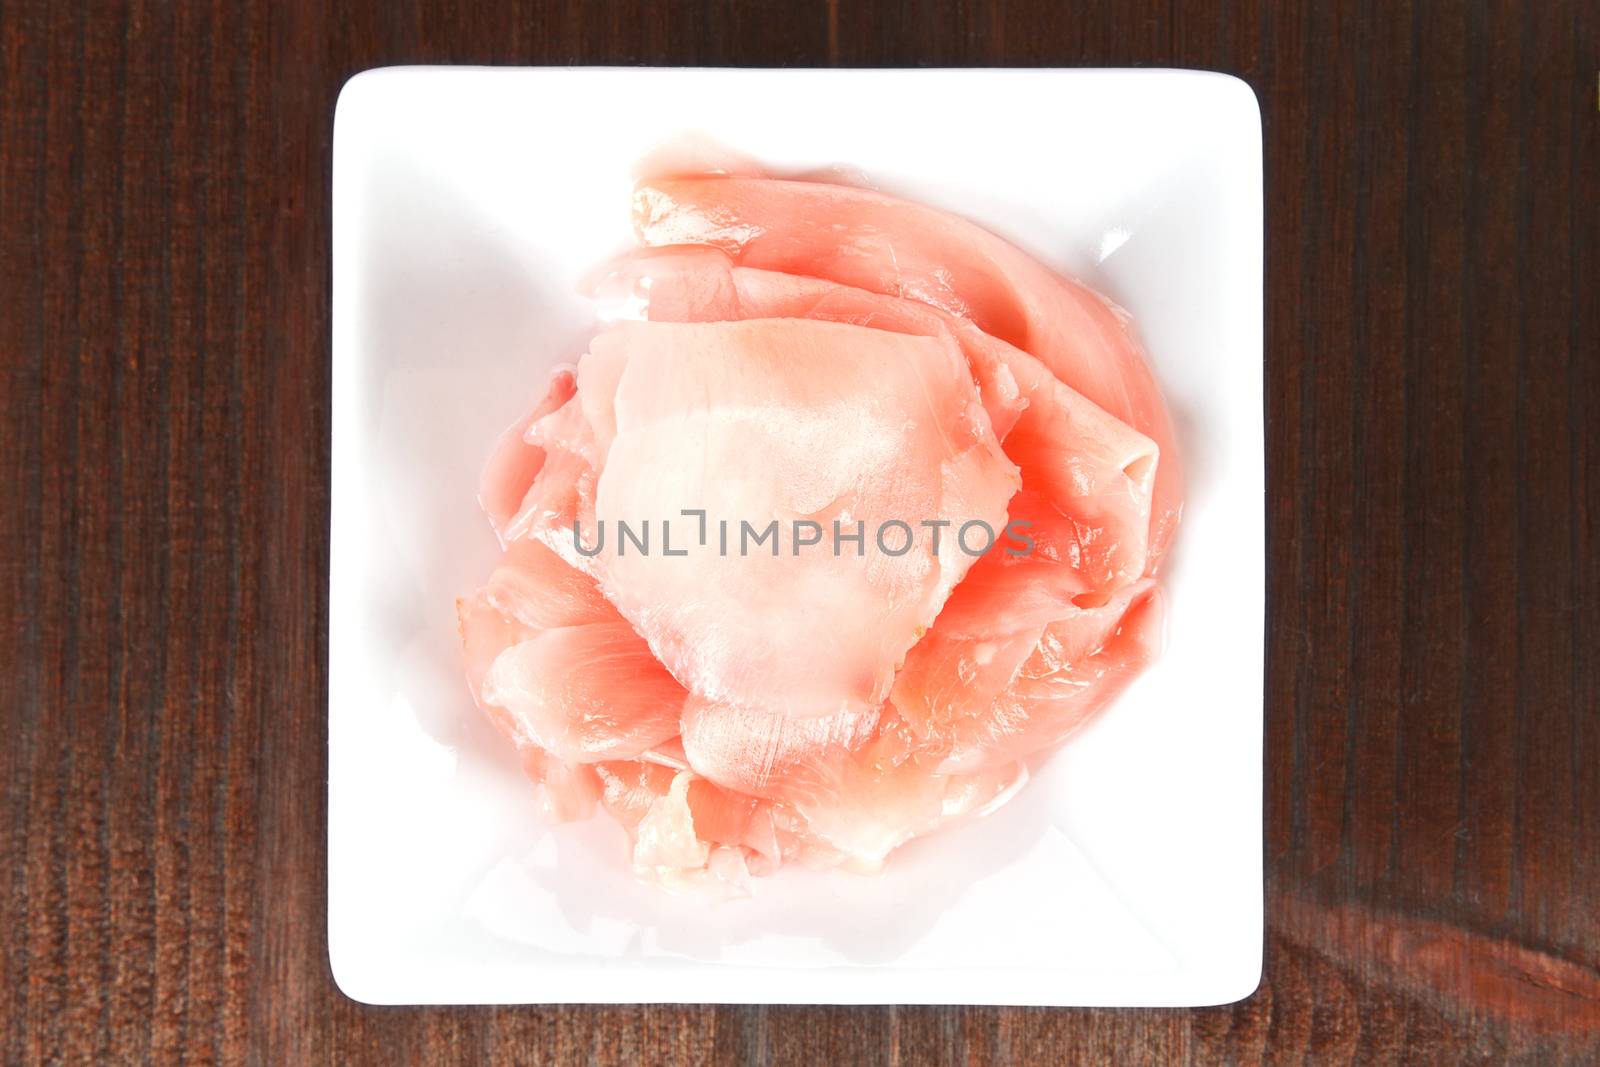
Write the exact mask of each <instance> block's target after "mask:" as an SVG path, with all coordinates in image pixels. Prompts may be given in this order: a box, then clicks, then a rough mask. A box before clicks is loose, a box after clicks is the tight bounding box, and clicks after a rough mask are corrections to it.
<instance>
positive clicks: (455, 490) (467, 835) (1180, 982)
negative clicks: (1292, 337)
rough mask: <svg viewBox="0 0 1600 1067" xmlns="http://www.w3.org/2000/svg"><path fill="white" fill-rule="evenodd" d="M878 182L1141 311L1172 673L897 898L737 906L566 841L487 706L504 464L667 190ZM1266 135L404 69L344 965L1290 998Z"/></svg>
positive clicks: (857, 998)
mask: <svg viewBox="0 0 1600 1067" xmlns="http://www.w3.org/2000/svg"><path fill="white" fill-rule="evenodd" d="M686 130H696V131H700V132H704V133H707V134H709V135H711V136H712V137H714V138H716V139H718V140H720V141H723V142H725V143H727V144H729V145H730V146H732V147H734V148H736V149H738V150H740V151H742V152H746V153H749V154H751V155H754V156H756V157H758V158H760V159H763V160H765V161H768V162H770V163H772V164H773V165H775V166H778V167H783V168H796V169H803V168H815V167H818V166H822V165H827V164H846V165H848V166H851V167H854V168H859V169H861V170H862V171H865V172H866V173H867V174H869V175H870V176H871V177H872V179H873V180H874V181H875V182H876V183H877V184H878V185H879V186H880V187H881V188H883V189H885V190H887V191H892V192H897V193H900V194H903V195H906V196H909V197H911V198H913V199H917V200H921V201H924V202H926V203H929V204H933V205H936V206H939V207H943V208H946V209H949V210H951V211H953V212H956V213H959V214H962V215H965V216H968V217H970V218H972V219H974V220H976V221H978V222H980V223H982V224H983V225H985V226H987V227H989V228H990V229H992V230H994V231H995V232H997V233H999V234H1001V235H1003V236H1005V237H1008V238H1010V239H1012V240H1013V241H1015V242H1016V243H1018V244H1020V245H1022V246H1023V247H1025V248H1027V249H1029V250H1030V251H1032V252H1033V253H1034V254H1036V255H1037V256H1039V257H1040V258H1041V259H1043V260H1044V261H1045V262H1047V263H1050V264H1052V265H1054V266H1056V267H1057V268H1059V269H1061V270H1064V271H1066V272H1068V273H1070V274H1073V275H1076V276H1078V277H1081V278H1083V279H1084V280H1085V281H1087V282H1088V283H1089V284H1091V285H1093V286H1095V287H1096V288H1098V289H1100V290H1101V291H1102V292H1104V293H1106V294H1107V295H1109V296H1111V297H1112V298H1114V299H1115V300H1116V301H1117V302H1118V303H1120V304H1122V305H1123V306H1124V307H1126V308H1127V309H1129V310H1130V311H1131V312H1132V313H1133V315H1134V317H1135V320H1136V322H1137V324H1138V327H1139V329H1140V331H1141V333H1142V335H1143V337H1144V339H1145V341H1146V344H1147V346H1148V348H1149V352H1150V357H1151V359H1152V361H1153V363H1154V365H1155V370H1156V372H1157V376H1158V377H1159V379H1160V380H1161V382H1162V384H1163V386H1164V388H1165V390H1166V393H1167V397H1168V401H1169V403H1170V405H1171V407H1172V410H1173V413H1174V416H1175V421H1176V424H1177V427H1178V432H1179V436H1180V441H1181V445H1182V448H1183V450H1184V462H1185V467H1186V475H1187V479H1188V487H1187V489H1188V498H1187V499H1188V502H1187V509H1186V512H1185V517H1184V522H1183V526H1182V528H1181V531H1180V534H1179V538H1178V541H1177V545H1176V549H1175V551H1174V554H1173V556H1172V557H1171V563H1170V566H1169V569H1168V573H1167V585H1168V589H1169V592H1170V605H1171V614H1170V620H1169V632H1168V647H1167V650H1166V652H1165V654H1164V655H1163V657H1162V658H1161V660H1160V661H1159V662H1158V664H1157V665H1156V666H1155V667H1154V668H1153V669H1151V670H1150V671H1149V672H1148V673H1147V674H1146V675H1144V676H1143V677H1142V678H1141V679H1140V680H1139V681H1138V682H1137V683H1136V684H1135V685H1134V686H1133V687H1132V688H1131V689H1130V690H1129V691H1128V692H1127V693H1126V694H1125V695H1124V696H1123V697H1122V699H1120V700H1119V701H1118V702H1117V703H1116V704H1115V705H1114V706H1113V707H1112V708H1111V709H1109V710H1108V711H1107V712H1106V713H1104V714H1103V715H1102V716H1100V717H1099V719H1097V720H1096V721H1095V722H1094V723H1093V724H1092V725H1091V726H1090V727H1088V728H1087V729H1085V730H1084V731H1083V732H1082V733H1080V734H1079V735H1078V736H1077V737H1076V738H1075V739H1074V740H1072V741H1071V743H1070V744H1069V745H1068V746H1067V747H1066V748H1065V749H1064V750H1063V751H1062V752H1061V753H1060V754H1059V755H1058V756H1057V757H1055V758H1054V759H1053V760H1052V761H1051V762H1050V763H1049V764H1048V765H1047V767H1046V768H1045V769H1044V770H1043V772H1042V773H1040V774H1039V775H1037V776H1036V777H1035V779H1034V780H1033V782H1031V783H1030V784H1029V786H1028V787H1027V788H1026V789H1025V790H1024V791H1023V792H1022V794H1021V795H1019V796H1018V797H1017V798H1016V799H1015V800H1014V801H1013V802H1012V803H1011V804H1009V805H1008V806H1006V807H1004V808H1002V809H1001V810H1000V811H998V812H996V813H995V814H993V815H991V816H989V817H988V818H986V819H984V820H981V821H979V822H977V823H975V824H971V825H967V826H965V827H962V828H959V829H956V830H953V831H949V832H945V833H942V834H937V835H935V836H933V837H930V838H928V839H925V840H922V841H919V842H915V843H913V844H912V845H911V846H908V847H907V848H905V849H903V850H902V851H901V852H900V853H897V854H896V856H895V857H894V859H893V861H892V862H891V865H890V870H889V871H888V872H887V873H886V874H885V875H883V876H881V877H878V878H864V877H860V876H855V875H848V874H839V873H833V874H814V873H804V872H790V871H786V872H783V873H782V874H780V875H779V876H778V877H776V878H774V879H770V880H763V881H761V882H759V883H758V886H757V895H756V896H755V897H754V898H753V899H750V900H743V901H733V902H729V903H724V904H712V903H708V902H706V901H702V900H698V899H691V898H682V897H670V896H665V895H663V894H662V893H660V891H658V890H654V889H650V888H646V887H644V886H640V885H637V884H635V883H634V882H633V881H632V880H631V877H630V875H629V874H628V872H627V870H626V864H625V862H624V849H623V837H622V834H621V832H620V831H619V830H618V829H617V828H616V827H614V826H613V825H611V824H610V823H609V822H608V821H607V820H606V819H605V818H604V816H600V817H597V818H595V819H592V820H589V821H587V822H584V823H579V824H574V825H567V826H560V827H548V826H545V825H542V824H540V823H539V822H538V821H536V820H535V819H534V818H533V817H532V808H533V794H532V790H531V787H530V786H529V785H528V783H527V782H526V780H525V779H523V777H522V775H521V772H520V770H519V769H518V766H517V761H516V759H515V757H514V756H513V754H512V753H511V751H509V749H508V747H507V746H506V745H504V744H503V743H502V742H501V741H500V739H499V737H498V736H497V735H496V734H495V733H494V731H493V730H492V729H491V728H490V727H489V726H488V725H487V724H486V723H485V722H484V721H483V720H482V717H481V716H480V715H479V714H478V713H477V712H476V711H475V709H474V708H473V706H472V703H471V701H470V699H469V697H468V696H467V692H466V688H465V685H464V683H463V681H462V679H461V672H460V666H459V653H458V648H457V637H456V630H455V613H454V600H455V597H456V596H457V595H459V594H461V593H463V592H465V591H467V590H470V589H471V588H473V587H474V586H475V585H476V584H477V583H479V582H480V581H481V580H482V579H483V578H484V577H485V576H486V575H487V573H488V571H489V569H490V566H491V564H492V562H493V559H494V557H495V554H496V548H495V543H494V538H493V536H492V535H491V533H490V531H489V527H488V525H487V523H486V522H485V520H484V519H483V517H482V516H481V514H480V513H479V511H478V508H477V505H476V503H475V499H474V492H475V487H476V479H477V473H478V470H479V467H480V465H481V464H482V463H483V460H484V458H485V456H486V454H487V452H488V449H489V446H490V443H491V441H492V440H493V439H494V437H495V436H496V435H497V434H498V433H499V431H500V430H501V429H502V428H503V427H504V426H506V425H507V424H509V423H510V422H511V421H512V420H513V419H514V418H515V417H516V416H517V415H518V414H519V413H520V412H522V411H523V410H524V409H525V408H526V406H527V405H528V403H529V401H530V400H531V399H532V398H533V397H534V396H535V394H536V393H537V392H539V391H540V390H541V389H542V386H543V382H544V378H545V374H546V371H547V369H548V368H549V366H550V365H551V364H553V363H555V362H558V361H562V360H569V359H572V358H573V357H575V356H576V355H577V354H578V353H580V352H581V351H582V350H583V345H584V342H585V341H586V339H587V337H588V335H589V333H590V331H591V330H592V328H593V320H592V311H591V309H590V307H589V306H588V304H587V302H586V301H585V300H584V299H583V298H582V297H580V296H579V295H578V294H577V292H576V283H577V280H578V277H579V276H580V274H581V273H582V272H583V271H584V270H585V269H587V268H588V267H590V266H591V265H592V264H594V263H595V262H597V261H598V260H600V259H601V258H603V257H605V256H607V255H608V254H610V253H612V252H615V251H617V250H619V249H621V248H622V247H624V246H625V245H626V244H627V243H628V241H629V239H630V235H629V230H628V202H629V190H630V184H631V183H630V179H629V176H628V173H629V166H630V164H631V163H632V162H633V161H634V160H635V159H636V158H637V157H639V156H640V155H641V154H643V153H644V151H645V150H646V149H648V148H649V147H651V146H652V145H653V144H655V143H657V142H659V141H661V140H663V139H665V138H667V137H668V136H670V135H673V134H675V133H679V132H683V131H686ZM1261 254H1262V173H1261V124H1260V113H1259V111H1258V108H1257V105H1256V99H1255V96H1254V95H1253V93H1252V92H1251V91H1250V89H1249V87H1248V86H1246V85H1245V84H1244V83H1243V82H1240V81H1238V80H1236V79H1233V78H1229V77H1225V76H1221V75H1215V74H1207V73H1196V72H1187V71H1156V70H1140V71H1100V70H1071V71H1069V70H1032V71H1020V70H919V71H870V70H858V71H806V70H649V69H626V70H625V69H580V70H571V69H543V70H514V69H501V70H486V69H451V68H435V69H427V68H420V69H405V68H396V69H388V70H379V71H372V72H368V73H365V74H362V75H359V76H358V77H356V78H355V79H353V80H352V81H351V82H350V83H349V84H348V85H346V86H345V89H344V91H343V93H342V95H341V96H340V98H339V105H338V113H337V118H336V120H335V124H334V224H333V301H334V306H333V530H332V556H331V572H332V573H331V577H330V596H329V604H330V608H329V611H330V619H329V635H330V637H329V660H330V663H329V667H330V670H329V677H330V681H329V696H328V704H329V708H328V720H329V722H328V735H329V768H328V771H329V781H328V791H329V798H328V824H329V825H328V942H329V950H330V955H331V957H332V966H333V972H334V975H335V978H336V980H337V981H338V983H339V986H340V987H341V988H342V989H343V990H344V991H345V993H347V994H348V995H349V996H351V997H353V998H355V999H357V1000H361V1001H367V1002H373V1003H471V1002H495V1003H519V1002H528V1003H536V1002H556V1001H591V1002H634V1001H645V1002H650V1001H721V1002H751V1003H954V1004H1038V1005H1199V1004H1214V1003H1223V1002H1227V1001H1232V1000H1236V999H1239V998H1241V997H1244V996H1246V995H1248V994H1249V993H1250V992H1251V991H1252V990H1254V989H1255V987H1256V984H1257V982H1258V979H1259V976H1260V969H1261V942H1262V895H1261V894H1262V886H1261V863H1262V861H1261V729H1262V618H1263V595H1264V566H1265V560H1264V508H1263V463H1264V461H1263V453H1262V407H1261V372H1262V333H1261V331H1262V259H1261Z"/></svg>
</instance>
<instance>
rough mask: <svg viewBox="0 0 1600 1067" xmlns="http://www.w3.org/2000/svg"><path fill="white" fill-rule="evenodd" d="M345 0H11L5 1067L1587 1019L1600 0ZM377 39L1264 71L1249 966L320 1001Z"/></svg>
mask: <svg viewBox="0 0 1600 1067" xmlns="http://www.w3.org/2000/svg"><path fill="white" fill-rule="evenodd" d="M344 6H345V8H346V9H345V10H342V11H339V12H324V11H323V10H322V8H323V5H322V4H321V3H317V2H311V0H281V2H275V3H266V2H263V3H258V4H254V5H238V4H231V3H225V2H222V0H215V2H212V3H187V2H177V0H170V2H169V0H144V2H140V3H133V4H130V5H126V6H124V5H117V4H76V3H62V4H57V5H53V6H52V5H48V4H41V3H36V2H32V0H0V212H3V214H0V236H3V254H0V351H3V354H4V360H5V393H4V407H5V413H4V420H3V422H0V470H3V472H4V483H3V485H4V495H3V497H0V523H3V529H4V535H3V542H0V547H3V550H4V551H3V553H0V572H3V575H4V580H3V582H0V596H3V598H4V599H3V610H0V620H3V622H4V625H5V627H6V630H5V634H4V639H3V640H0V650H3V652H0V655H3V659H0V698H3V711H4V721H3V735H0V758H3V760H4V775H3V779H0V784H3V788H4V817H3V830H4V847H5V852H4V860H5V862H4V866H3V868H0V873H3V876H4V877H5V879H6V880H7V881H6V883H5V885H4V888H3V891H0V941H3V945H4V950H3V953H0V967H3V972H0V1013H3V1018H4V1026H3V1028H0V1035H3V1036H0V1039H3V1041H4V1046H3V1049H0V1062H4V1063H6V1064H13V1063H29V1062H34V1061H47V1060H66V1061H72V1062H83V1063H114V1062H148V1061H153V1062H159V1063H177V1062H209V1061H211V1060H214V1059H218V1058H221V1059H225V1060H228V1061H249V1062H256V1063H263V1064H296V1065H297V1064H321V1063H339V1064H343V1063H357V1062H375V1063H384V1064H392V1063H401V1062H428V1063H443V1062H450V1061H464V1062H493V1063H530V1062H552V1063H553V1062H604V1063H619V1064H620V1063H634V1062H640V1061H655V1060H662V1061H666V1060H674V1061H682V1062H716V1063H727V1064H732V1063H740V1062H766V1061H769V1060H772V1061H781V1062H790V1063H807V1064H814V1063H831V1062H841V1063H842V1062H847V1061H854V1060H863V1061H871V1062H881V1063H921V1062H930V1061H935V1060H967V1061H971V1062H982V1063H1000V1062H1008V1061H1016V1062H1022V1061H1027V1062H1045V1063H1048V1062H1115V1063H1119V1064H1135V1063H1158V1062H1159V1063H1167V1062H1188V1061H1193V1062H1203V1063H1255V1062H1259V1061H1264V1062H1272V1063H1288V1062H1307V1063H1317V1064H1323V1063H1359V1064H1377V1063H1390V1062H1404V1063H1458V1062H1469V1063H1502V1062H1517V1063H1575V1064H1576V1063H1597V1062H1600V652H1597V646H1600V570H1597V558H1600V544H1597V541H1596V513H1597V511H1600V456H1597V449H1600V329H1597V322H1596V319H1597V310H1596V309H1597V307H1600V265H1597V262H1596V250H1597V244H1600V240H1597V238H1600V216H1597V211H1596V194H1597V193H1600V188H1597V177H1600V152H1597V150H1596V149H1597V134H1600V111H1597V106H1596V104H1597V101H1596V88H1597V85H1596V79H1597V70H1600V5H1597V4H1594V3H1592V2H1590V3H1584V2H1578V0H1562V2H1531V3H1528V4H1526V5H1523V6H1517V5H1515V4H1511V3H1505V2H1501V0H1490V2H1483V0H1479V2H1473V3H1466V4H1447V3H1438V4H1432V3H1423V2H1421V0H1412V3H1410V4H1407V3H1404V2H1400V3H1389V2H1379V0H1371V2H1364V3H1331V2H1328V3H1325V2H1311V0H1305V2H1302V3H1293V4H1284V5H1281V6H1276V5H1274V6H1270V7H1256V6H1254V5H1250V4H1244V3H1226V4H1218V5H1209V4H1197V3H1189V2H1187V0H1185V2H1178V0H1173V2H1171V3H1170V4H1163V5H1159V6H1147V5H1144V4H1140V3H1135V2H1130V0H1109V2H1102V3H1094V4H1074V5H1070V6H1069V5H1061V4H1056V3H1052V2H1048V0H1038V2H1023V0H1011V2H1009V3H1004V4H995V5H992V6H986V5H983V4H978V3H974V2H970V0H967V2H963V3H955V4H938V3H932V2H927V3H916V2H903V3H881V4H874V5H870V6H858V5H856V4H852V3H849V2H848V0H829V2H827V3H816V4H812V3H800V2H791V0H768V2H763V3H752V4H744V5H740V4H736V3H732V2H716V3H702V4H695V5H683V6H672V5H666V4H661V5H656V4H645V3H635V4H605V3H587V4H580V3H578V2H577V0H569V2H566V3H544V4H530V3H522V4H491V3H469V2H466V0H460V2H457V3H446V4H438V5H429V4H424V3H421V2H418V0H388V2H381V3H360V4H352V5H344ZM392 63H508V64H511V63H680V64H681V63H688V64H696V63H698V64H757V65H781V64H831V63H837V64H844V65H875V64H886V65H904V64H955V65H961V64H1020V65H1033V64H1046V65H1129V64H1139V65H1163V66H1189V67H1206V68H1214V69H1219V70H1226V71H1231V72H1234V73H1237V74H1239V75H1240V76H1242V77H1244V78H1246V79H1247V80H1248V81H1249V82H1250V83H1251V84H1252V85H1253V86H1255V88H1256V91H1257V92H1258V93H1259V94H1260V97H1261V101H1262V111H1263V114H1264V118H1265V136H1266V166H1267V233H1268V246H1267V324H1266V325H1267V369H1266V386H1267V397H1268V404H1267V411H1268V415H1267V438H1268V445H1269V455H1270V464H1269V466H1270V470H1269V482H1270V499H1269V504H1268V507H1269V522H1270V547H1269V566H1270V574H1271V580H1270V583H1269V585H1270V597H1269V600H1270V603H1269V606H1268V628H1269V632H1270V636H1269V638H1268V669H1267V708H1266V716H1267V756H1266V761H1267V768H1266V770H1267V795H1266V812H1267V836H1266V840H1265V842H1264V847H1265V849H1266V855H1267V871H1268V915H1269V925H1268V933H1267V964H1266V976H1265V980H1264V981H1263V983H1262V987H1261V990H1260V992H1258V993H1257V994H1256V995H1255V996H1254V997H1252V998H1250V999H1249V1000H1247V1001H1245V1002H1243V1003H1241V1004H1238V1005H1234V1006H1232V1007H1226V1008H1216V1009H1207V1010H1201V1011H1043V1010H992V1009H966V1008H916V1009H894V1008H865V1009H826V1008H798V1009H790V1008H715V1007H692V1008H678V1007H613V1008H537V1007H534V1008H501V1009H448V1010H446V1009H420V1010H376V1009H371V1008H365V1007H361V1006H358V1005H356V1004H353V1003H351V1002H349V1001H347V1000H345V999H344V998H343V997H342V996H341V995H340V994H339V993H338V992H337V991H336V989H335V988H334V986H333V984H332V981H331V979H330V977H329V973H328V965H327V955H326V942H325V934H324V925H323V924H324V848H325V839H324V821H325V820H324V816H325V811H326V797H325V793H324V770H325V766H326V764H325V758H326V757H325V751H324V739H325V729H324V715H325V682H326V677H327V674H326V670H327V668H326V655H327V628H326V624H325V621H324V617H325V611H326V607H327V603H326V592H325V590H326V584H325V583H326V568H327V562H328V503H329V501H328V441H329V422H328V406H329V400H328V392H329V356H328V353H329V333H328V308H329V300H328V286H329V263H328V261H329V237H328V234H329V166H330V135H331V123H332V116H333V104H334V98H335V95H336V93H337V91H338V89H339V86H340V84H341V83H342V82H343V80H344V79H345V78H346V77H348V76H349V75H350V74H352V73H354V72H355V71H358V70H361V69H363V68H366V67H371V66H376V65H382V64H392ZM913 106H914V102H913ZM1049 131H1050V124H1049V116H1048V115H1041V116H1040V120H1039V135H1040V136H1049ZM959 135H960V133H959V131H952V136H959ZM1085 164H1086V165H1091V166H1092V165H1093V158H1092V154H1089V155H1086V158H1085Z"/></svg>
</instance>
